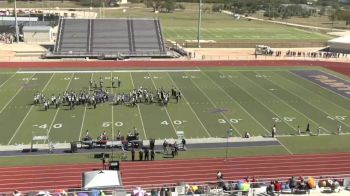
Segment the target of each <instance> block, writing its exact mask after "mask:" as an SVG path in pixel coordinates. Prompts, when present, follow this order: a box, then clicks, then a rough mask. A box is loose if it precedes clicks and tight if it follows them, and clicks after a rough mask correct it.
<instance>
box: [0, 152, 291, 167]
mask: <svg viewBox="0 0 350 196" xmlns="http://www.w3.org/2000/svg"><path fill="white" fill-rule="evenodd" d="M287 153H288V152H287V151H286V150H285V149H284V148H283V147H262V148H261V147H249V148H229V149H228V157H242V156H264V155H283V154H287ZM118 154H120V153H115V157H117V156H118ZM127 155H128V158H127V160H129V161H130V160H131V153H128V154H127ZM136 157H138V156H136ZM208 157H212V158H214V157H216V158H221V157H222V158H223V157H226V149H206V150H188V151H180V152H179V155H178V156H176V157H175V159H198V158H208ZM155 159H156V160H169V159H172V158H164V157H163V155H162V154H156V158H155ZM79 163H101V160H100V159H95V158H93V154H64V155H40V156H25V157H23V156H20V157H0V167H6V166H11V167H13V166H29V165H59V164H79Z"/></svg>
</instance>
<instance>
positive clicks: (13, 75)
mask: <svg viewBox="0 0 350 196" xmlns="http://www.w3.org/2000/svg"><path fill="white" fill-rule="evenodd" d="M15 75H16V73H14V74H12V76H11V77H9V78H8V79H7V80H6V81H5V82H4V83H2V84H1V86H0V88H1V87H3V86H4V85H5V84H6V83H7V82H8V81H9V80H11V79H12V78H13V77H15Z"/></svg>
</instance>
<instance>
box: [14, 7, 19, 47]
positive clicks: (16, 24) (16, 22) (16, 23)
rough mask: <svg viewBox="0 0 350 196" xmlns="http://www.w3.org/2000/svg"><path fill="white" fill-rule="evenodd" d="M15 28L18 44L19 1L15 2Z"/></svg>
mask: <svg viewBox="0 0 350 196" xmlns="http://www.w3.org/2000/svg"><path fill="white" fill-rule="evenodd" d="M15 26H16V27H15V28H16V42H17V43H19V30H18V21H17V1H16V0H15Z"/></svg>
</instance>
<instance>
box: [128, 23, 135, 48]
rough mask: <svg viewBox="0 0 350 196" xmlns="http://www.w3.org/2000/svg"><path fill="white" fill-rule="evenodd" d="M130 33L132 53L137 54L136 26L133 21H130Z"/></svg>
mask: <svg viewBox="0 0 350 196" xmlns="http://www.w3.org/2000/svg"><path fill="white" fill-rule="evenodd" d="M128 32H129V47H130V53H135V35H134V24H133V20H132V19H128Z"/></svg>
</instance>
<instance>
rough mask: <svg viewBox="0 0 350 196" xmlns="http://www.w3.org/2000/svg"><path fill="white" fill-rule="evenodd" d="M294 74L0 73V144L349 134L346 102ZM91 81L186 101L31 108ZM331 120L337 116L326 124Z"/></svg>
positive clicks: (259, 71) (275, 71)
mask: <svg viewBox="0 0 350 196" xmlns="http://www.w3.org/2000/svg"><path fill="white" fill-rule="evenodd" d="M292 69H296V68H285V67H283V68H276V67H273V68H269V67H265V68H264V69H263V68H261V67H255V68H254V67H250V68H247V67H235V68H229V67H220V68H215V69H214V68H207V69H203V70H202V71H200V72H182V71H180V72H169V73H167V72H147V71H143V72H132V73H130V72H123V73H116V72H113V73H112V72H105V73H74V74H71V73H55V74H52V73H36V74H22V73H17V74H15V75H13V74H14V73H11V72H8V73H6V74H5V73H4V74H0V95H1V96H0V123H1V124H2V128H1V133H0V135H1V137H0V144H1V145H7V144H29V143H30V141H31V138H32V136H33V135H44V134H45V133H46V132H48V133H49V136H50V139H51V140H52V141H53V142H59V143H63V142H70V141H76V140H79V139H81V138H82V137H83V136H84V134H85V131H86V130H89V133H90V135H91V136H92V137H93V138H97V136H99V135H100V134H101V133H102V131H107V133H108V135H109V136H110V137H112V138H114V137H115V136H116V135H117V133H118V132H119V131H120V132H121V134H122V135H126V134H127V133H128V132H130V131H132V130H133V128H134V127H136V128H137V130H138V132H139V133H140V136H141V138H142V139H150V138H155V139H164V138H176V131H184V132H185V136H186V138H207V137H225V136H226V134H227V130H228V129H229V128H230V127H232V128H233V130H234V136H236V137H241V136H242V135H244V133H245V132H246V131H248V132H250V134H251V135H253V136H266V135H269V134H270V131H271V127H272V126H273V125H274V124H276V126H277V130H278V134H280V135H294V134H296V129H297V126H298V125H299V126H300V127H301V129H302V131H304V130H305V128H306V124H307V123H310V126H311V129H312V131H313V132H315V131H316V127H318V126H321V127H322V130H321V133H323V134H332V133H334V132H335V131H336V127H337V126H338V125H339V124H341V125H342V131H343V132H345V133H350V119H349V116H350V104H349V99H346V98H344V97H341V96H339V95H337V94H335V93H333V92H331V91H328V90H326V89H323V88H321V87H319V86H317V85H316V84H313V83H311V82H309V81H307V80H305V79H302V78H300V77H299V76H296V75H294V74H293V73H292V72H290V70H292ZM298 69H304V68H303V67H299V68H298ZM305 69H310V68H305ZM314 69H316V68H314ZM320 70H323V69H320ZM91 77H92V78H93V80H94V81H97V83H98V81H99V79H100V78H103V79H104V81H105V82H104V86H105V87H107V90H108V91H109V93H110V94H115V93H121V92H124V93H128V92H129V91H130V90H131V89H133V88H138V87H140V86H142V87H143V88H147V89H149V90H150V91H153V92H154V91H155V89H156V88H164V89H166V90H169V91H170V89H171V88H172V87H177V88H180V89H181V91H182V93H183V95H184V98H183V99H182V100H180V102H179V103H176V101H175V100H174V99H171V101H170V103H169V105H168V106H167V107H163V106H160V105H158V104H143V103H142V104H138V105H137V107H128V106H124V105H112V104H111V103H109V102H107V103H103V104H99V105H98V106H97V109H93V108H92V107H89V106H77V107H76V109H75V110H69V109H68V107H67V106H63V107H61V108H59V109H55V108H51V109H49V110H48V111H43V109H42V105H36V106H34V105H32V102H33V95H34V93H35V92H37V91H39V92H41V91H42V92H43V93H44V94H45V95H46V97H48V98H50V97H51V95H52V94H55V95H58V93H61V94H63V92H64V91H66V90H68V91H71V90H74V91H76V92H79V91H80V90H84V91H89V90H90V89H89V87H88V81H89V79H90V78H91ZM111 77H119V78H120V79H121V80H122V86H121V88H110V86H111V80H110V79H111ZM341 77H343V78H344V79H347V78H348V77H346V76H341ZM336 116H342V117H343V118H342V119H340V120H339V119H338V120H332V118H335V117H336Z"/></svg>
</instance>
